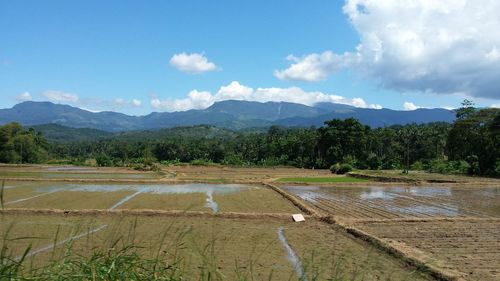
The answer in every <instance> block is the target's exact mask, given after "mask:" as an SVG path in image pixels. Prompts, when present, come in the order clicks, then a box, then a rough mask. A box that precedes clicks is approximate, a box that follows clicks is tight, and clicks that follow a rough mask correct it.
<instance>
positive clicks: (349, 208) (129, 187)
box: [0, 165, 500, 280]
mask: <svg viewBox="0 0 500 281" xmlns="http://www.w3.org/2000/svg"><path fill="white" fill-rule="evenodd" d="M40 174H41V175H42V176H38V175H40ZM54 174H57V176H54ZM96 175H97V176H96ZM114 175H118V177H114ZM124 175H125V176H124ZM66 176H67V177H66ZM122 176H123V177H122ZM1 178H4V179H7V180H6V181H5V186H4V187H3V189H2V193H1V200H0V201H1V202H2V211H1V212H0V235H1V237H0V249H3V251H2V252H3V254H2V255H3V256H4V257H5V254H7V256H8V257H9V258H8V259H7V260H10V261H11V262H15V261H16V260H22V263H23V267H22V272H23V274H25V277H26V276H29V275H30V274H34V275H36V273H37V272H40V270H42V269H43V268H44V266H47V264H52V265H53V264H54V263H57V262H74V261H75V260H74V259H76V260H78V261H80V260H81V259H85V258H88V261H89V260H90V261H91V260H95V259H93V257H94V256H95V255H96V253H101V254H102V255H103V256H107V255H113V257H114V258H116V257H124V256H126V257H135V256H137V257H140V258H141V259H142V261H158V260H161V261H162V265H163V267H162V268H163V269H164V271H162V274H167V275H168V276H170V277H172V280H177V279H175V278H173V277H180V276H182V277H183V278H184V280H193V279H197V280H500V273H499V272H500V268H499V267H498V265H497V264H499V263H498V261H499V260H500V184H498V185H496V184H495V181H494V180H491V179H488V180H487V181H485V182H488V184H487V185H473V184H463V183H461V184H452V183H450V184H439V185H437V184H436V185H432V184H424V185H406V184H404V183H399V184H398V183H390V184H384V183H383V182H382V183H381V182H379V181H376V182H374V181H370V180H366V179H364V180H359V179H354V178H350V177H346V176H334V175H331V174H330V173H329V172H328V171H324V170H305V169H293V168H276V169H266V168H241V169H240V168H233V167H221V166H215V167H212V166H210V167H203V166H185V165H183V166H170V167H164V169H163V173H151V172H138V171H132V170H128V169H125V168H109V169H106V168H99V169H98V168H87V167H85V168H80V167H71V166H52V167H51V166H23V167H16V166H0V180H1ZM301 182H303V183H304V184H302V185H301V184H300V183H301ZM497 182H498V181H497ZM297 213H302V214H304V215H305V218H306V221H305V222H300V223H295V222H293V221H292V219H291V215H292V214H297ZM0 256H1V255H0ZM0 259H2V257H0ZM2 260H3V261H4V262H5V258H3V259H2ZM117 262H118V261H117ZM128 264H133V263H131V262H128ZM58 268H61V267H58Z"/></svg>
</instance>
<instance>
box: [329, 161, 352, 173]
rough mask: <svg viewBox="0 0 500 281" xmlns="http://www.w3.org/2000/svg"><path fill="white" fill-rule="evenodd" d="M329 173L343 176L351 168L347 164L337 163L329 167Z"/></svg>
mask: <svg viewBox="0 0 500 281" xmlns="http://www.w3.org/2000/svg"><path fill="white" fill-rule="evenodd" d="M330 171H331V172H332V173H334V174H338V175H343V174H345V173H348V172H350V171H352V166H351V164H347V163H342V164H339V163H337V164H333V165H332V166H330Z"/></svg>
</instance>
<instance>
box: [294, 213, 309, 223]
mask: <svg viewBox="0 0 500 281" xmlns="http://www.w3.org/2000/svg"><path fill="white" fill-rule="evenodd" d="M292 218H293V221H294V222H301V221H306V219H305V218H304V216H303V215H302V214H293V215H292Z"/></svg>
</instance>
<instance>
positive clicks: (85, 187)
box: [38, 184, 258, 213]
mask: <svg viewBox="0 0 500 281" xmlns="http://www.w3.org/2000/svg"><path fill="white" fill-rule="evenodd" d="M249 188H258V187H255V186H254V187H250V186H247V185H241V184H174V185H138V184H134V185H117V184H115V185H113V184H56V185H51V186H46V187H40V188H38V191H39V192H43V193H50V192H57V191H80V192H116V191H134V193H133V194H131V195H128V196H126V197H124V198H122V199H121V200H120V201H118V202H117V203H116V204H114V205H113V206H111V207H110V208H109V209H110V210H113V209H115V208H118V207H119V206H121V205H123V204H124V203H126V202H128V201H129V200H131V199H133V198H134V197H136V196H137V195H140V194H143V193H150V194H159V195H161V194H189V193H204V194H206V196H207V198H206V204H205V207H207V208H210V209H212V212H213V213H217V212H218V211H219V205H218V204H217V202H215V200H214V197H213V195H214V194H228V193H234V192H239V191H242V190H246V189H249Z"/></svg>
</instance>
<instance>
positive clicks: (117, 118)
mask: <svg viewBox="0 0 500 281" xmlns="http://www.w3.org/2000/svg"><path fill="white" fill-rule="evenodd" d="M350 117H353V118H356V119H358V120H359V121H360V122H361V123H363V124H365V125H369V126H371V127H383V126H391V125H396V124H400V125H404V124H408V123H417V124H421V123H429V122H452V121H453V120H454V119H455V115H454V113H453V111H450V110H446V109H440V108H439V109H438V108H436V109H423V108H422V109H417V110H412V111H398V110H391V109H367V108H357V107H353V106H349V105H343V104H336V103H318V104H315V105H314V106H307V105H303V104H296V103H288V102H266V103H260V102H251V101H236V100H228V101H221V102H217V103H215V104H213V105H212V106H210V107H208V108H206V109H201V110H194V109H193V110H187V111H178V112H153V113H151V114H148V115H145V116H130V115H126V114H123V113H118V112H112V111H103V112H90V111H87V110H83V109H80V108H77V107H72V106H69V105H62V104H54V103H51V102H34V101H28V102H22V103H19V104H17V105H15V106H13V107H12V108H8V109H0V125H1V124H6V123H9V122H19V123H21V124H23V125H25V126H33V125H42V124H58V125H62V126H65V127H71V128H89V129H98V130H102V131H107V132H122V131H133V130H151V129H160V128H172V127H178V126H193V125H200V124H206V125H214V126H218V127H222V128H228V129H233V130H235V129H236V130H239V129H245V128H257V127H268V126H271V125H281V126H288V127H292V126H293V127H309V126H316V127H319V126H322V125H323V123H324V122H325V121H327V120H331V119H335V118H340V119H345V118H350Z"/></svg>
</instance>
